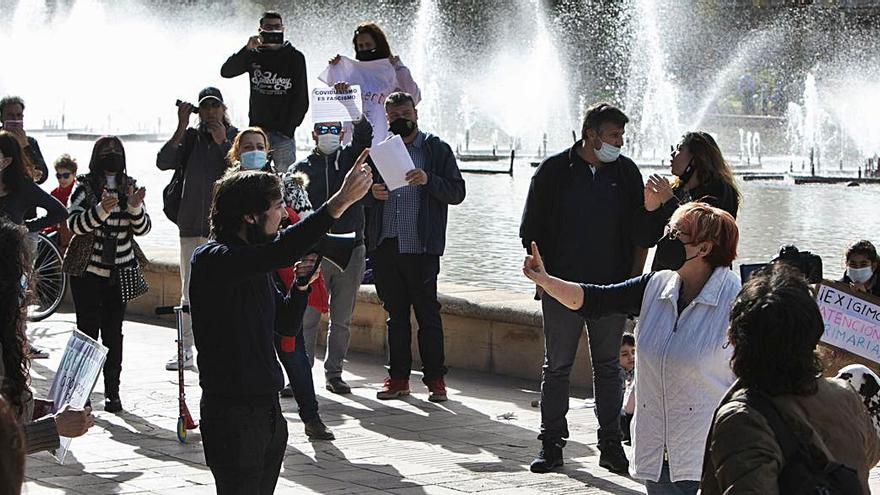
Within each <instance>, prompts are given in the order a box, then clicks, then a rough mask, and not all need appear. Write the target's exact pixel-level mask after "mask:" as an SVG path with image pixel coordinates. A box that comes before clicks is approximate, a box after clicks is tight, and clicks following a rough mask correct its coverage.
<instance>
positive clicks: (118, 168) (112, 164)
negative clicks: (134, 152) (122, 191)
mask: <svg viewBox="0 0 880 495" xmlns="http://www.w3.org/2000/svg"><path fill="white" fill-rule="evenodd" d="M98 166H99V167H100V168H101V170H103V171H105V172H110V173H111V174H118V173H119V172H122V171H123V170H124V169H125V158H123V157H122V155H117V154H115V153H113V154H109V155H102V156H99V157H98Z"/></svg>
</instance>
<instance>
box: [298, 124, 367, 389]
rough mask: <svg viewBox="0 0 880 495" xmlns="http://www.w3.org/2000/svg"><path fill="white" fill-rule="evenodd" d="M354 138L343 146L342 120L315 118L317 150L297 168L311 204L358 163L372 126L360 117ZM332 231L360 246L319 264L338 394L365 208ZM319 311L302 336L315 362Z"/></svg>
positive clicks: (332, 381)
mask: <svg viewBox="0 0 880 495" xmlns="http://www.w3.org/2000/svg"><path fill="white" fill-rule="evenodd" d="M353 129H354V132H353V134H354V136H353V138H352V140H351V143H350V144H348V145H346V146H342V145H341V143H342V138H343V137H344V135H345V131H344V130H343V127H342V123H341V122H317V123H315V125H314V129H313V130H312V139H313V140H314V141H315V149H314V150H313V151H312V153H311V154H310V155H309V156H308V157H306V158H305V159H304V160H302V161H300V162H299V163H297V164H296V166H295V167H294V170H295V172H299V173H303V174H305V175H306V176H307V177H308V185H307V186H306V188H307V191H308V194H309V200H310V202H311V204H313V205H320V204H323V203H324V202H325V201H327V199H328V198H330V197H331V196H332V195H333V194H335V193H336V191H338V190H339V188H340V187H342V181H343V179H345V174H347V173H348V171H349V170H351V168H352V167H353V166H354V164H355V162H356V161H357V158H358V156H360V154H361V153H362V152H363V151H364V150H365V149H366V148H368V147H369V146H370V142H371V141H372V139H373V127H372V126H371V125H370V122H369V121H368V120H367V119H365V118H363V116H361V117H360V118H358V120H356V121H355V122H354V126H353ZM330 232H332V233H334V234H349V233H351V234H354V236H355V240H356V247H355V249H354V250H353V251H352V253H351V258H350V259H349V262H348V266H347V267H346V269H345V270H340V269H339V268H338V267H337V266H336V265H334V264H333V263H331V262H329V261H326V260H325V261H324V262H322V263H321V271H322V273H323V274H324V284H325V285H326V287H327V289H328V291H329V293H330V306H329V311H330V325H329V326H328V329H327V351H326V352H327V354H326V355H325V358H324V377H325V379H326V388H327V390H329V391H331V392H333V393H335V394H348V393H350V392H351V387H349V385H348V384H347V383H345V381H344V380H343V379H342V364H343V362H344V360H345V357H346V354H347V353H348V344H349V341H350V340H351V331H350V328H349V327H350V325H351V316H352V313H353V312H354V305H355V301H356V299H357V292H358V288H360V285H361V281H362V280H363V277H364V269H365V267H366V261H365V257H366V247H365V245H364V207H363V204H362V203H360V202H359V203H355V204H354V205H352V206H351V207H350V208H349V209H348V210H346V211H345V213H344V214H343V215H342V216H341V217H340V218H339V219H337V220H336V221H335V222H334V223H333V228H332V229H331V230H330ZM320 322H321V313H320V312H319V311H317V310H316V309H315V308H314V307H313V306H310V307H309V308H308V309H307V310H306V313H305V316H304V317H303V337H304V339H305V343H306V351H307V353H308V355H309V360H310V363H311V364H314V362H315V347H316V344H317V340H318V325H319V323H320Z"/></svg>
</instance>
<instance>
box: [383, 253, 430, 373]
mask: <svg viewBox="0 0 880 495" xmlns="http://www.w3.org/2000/svg"><path fill="white" fill-rule="evenodd" d="M372 259H373V279H374V282H375V284H376V293H377V294H378V295H379V299H381V300H382V305H383V307H384V308H385V311H387V312H388V322H387V323H388V351H389V365H390V368H391V370H390V374H391V378H394V379H407V380H408V379H409V374H410V370H411V369H412V353H411V352H410V349H411V348H412V326H411V325H410V320H409V314H410V307H412V308H413V309H414V310H415V313H416V321H418V323H419V335H418V337H419V356H420V357H421V359H422V372H423V373H424V375H425V379H426V380H433V379H437V378H442V377H443V375H445V374H446V367H445V366H444V362H445V360H446V358H445V355H444V353H443V321H442V320H441V319H440V302H438V301H437V275H438V274H439V273H440V257H439V256H434V255H430V254H400V253H399V252H398V250H397V239H385V240H384V241H383V242H382V244H380V245H379V247H378V248H376V251H375V252H374V253H373V254H372Z"/></svg>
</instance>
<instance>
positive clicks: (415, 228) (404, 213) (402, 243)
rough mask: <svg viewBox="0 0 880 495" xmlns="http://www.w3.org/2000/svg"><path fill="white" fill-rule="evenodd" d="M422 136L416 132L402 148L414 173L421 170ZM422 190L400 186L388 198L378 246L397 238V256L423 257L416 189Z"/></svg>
mask: <svg viewBox="0 0 880 495" xmlns="http://www.w3.org/2000/svg"><path fill="white" fill-rule="evenodd" d="M424 146H425V133H424V132H422V131H418V134H417V135H416V139H415V141H413V142H412V143H410V144H408V145H407V146H406V150H407V151H409V156H410V157H411V158H412V161H413V164H414V165H415V167H416V168H418V169H423V168H425V166H424V165H425V148H424ZM420 187H422V186H403V187H401V188H399V189H395V190H394V191H391V192H390V193H389V194H388V200H386V201H385V208H384V209H383V211H382V232H381V234H380V235H379V244H381V243H382V241H383V240H385V239H393V238H395V237H396V238H397V249H398V252H399V253H400V254H423V253H424V252H425V249H424V246H422V243H421V242H420V241H419V199H420V196H421V195H420V191H419V188H420Z"/></svg>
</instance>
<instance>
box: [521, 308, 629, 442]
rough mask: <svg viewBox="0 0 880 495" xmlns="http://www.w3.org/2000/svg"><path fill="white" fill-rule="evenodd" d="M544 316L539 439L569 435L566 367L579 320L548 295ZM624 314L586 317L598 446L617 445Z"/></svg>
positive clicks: (575, 342)
mask: <svg viewBox="0 0 880 495" xmlns="http://www.w3.org/2000/svg"><path fill="white" fill-rule="evenodd" d="M541 309H542V311H543V314H544V349H545V350H544V367H543V373H542V376H541V434H540V435H539V436H538V438H539V439H542V440H554V439H559V438H568V422H567V421H566V420H565V415H566V414H567V413H568V394H569V385H570V375H571V367H572V365H573V364H574V359H575V354H576V353H577V345H578V340H580V337H581V334H582V332H583V331H584V319H583V318H582V317H581V316H580V315H578V314H577V313H575V312H574V311H571V310H569V309H568V308H566V307H565V306H563V305H562V304H560V303H559V302H558V301H556V299H553V298H552V297H550V296H548V295H546V294H545V295H544V296H543V297H542V298H541ZM625 321H626V317H625V316H622V315H614V316H606V317H603V318H599V319H598V320H589V321H587V322H586V323H587V334H588V336H589V343H590V358H591V360H592V364H593V397H595V399H596V407H595V411H596V418H597V419H598V420H599V431H597V432H596V433H597V436H598V437H599V444H600V446H601V445H602V444H603V443H606V442H616V443H620V440H621V432H620V408H621V406H622V403H623V393H622V389H623V379H622V377H621V375H620V339H621V337H622V336H623V326H624V323H625Z"/></svg>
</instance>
